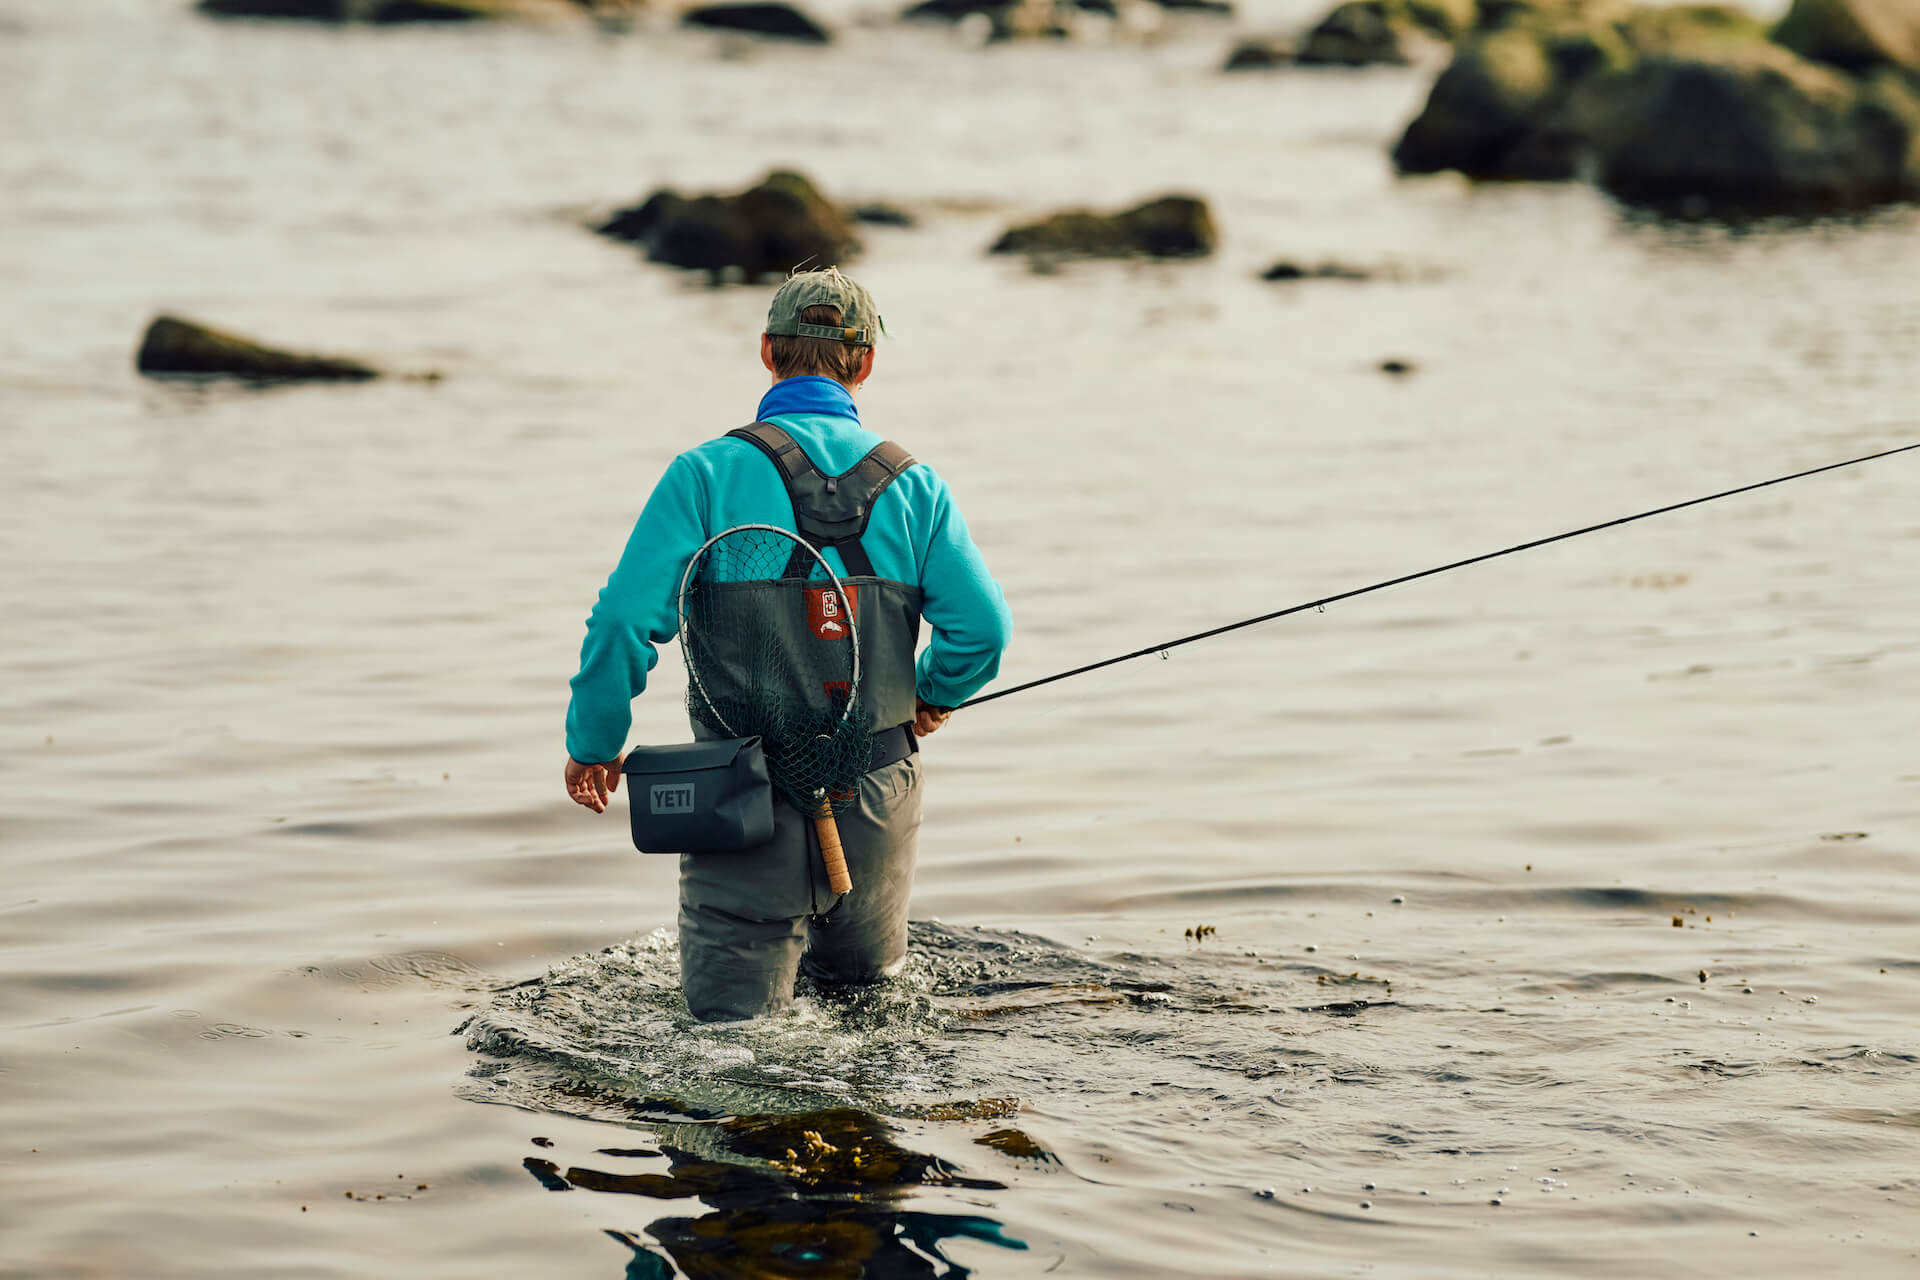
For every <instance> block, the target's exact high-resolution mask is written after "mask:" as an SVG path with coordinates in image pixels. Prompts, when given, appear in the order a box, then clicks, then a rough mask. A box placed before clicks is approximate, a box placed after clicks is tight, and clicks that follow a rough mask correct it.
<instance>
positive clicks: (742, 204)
mask: <svg viewBox="0 0 1920 1280" xmlns="http://www.w3.org/2000/svg"><path fill="white" fill-rule="evenodd" d="M596 230H597V231H598V232H599V234H601V235H604V236H609V237H611V238H613V239H616V240H625V241H628V242H629V243H633V244H638V245H640V246H642V247H643V248H645V250H646V253H647V257H648V258H649V259H651V260H652V261H655V262H663V263H666V264H667V265H669V266H676V267H686V268H690V269H693V270H700V271H706V272H708V273H709V274H710V275H712V277H713V278H714V280H715V281H716V283H717V282H718V281H719V280H721V279H722V278H724V277H725V276H726V275H728V274H729V273H737V274H739V275H741V276H743V277H744V278H745V279H746V280H747V281H748V282H752V281H756V280H759V279H761V278H762V277H764V276H768V275H784V274H785V273H786V272H789V271H792V270H793V269H795V268H796V267H801V266H816V267H824V266H833V265H835V264H837V263H840V262H843V261H845V260H846V259H847V258H849V257H851V256H852V255H853V254H855V253H857V252H858V251H859V248H860V242H859V240H858V238H857V237H856V236H855V235H854V233H853V224H852V222H851V220H850V219H849V218H848V217H847V216H846V214H845V213H843V212H842V211H841V210H840V209H838V208H836V207H835V206H834V205H833V204H832V202H830V201H829V200H827V198H826V197H825V196H823V195H821V194H820V192H819V190H818V188H816V187H815V186H814V185H813V183H812V182H811V181H809V180H808V179H807V178H806V177H805V176H804V175H802V174H798V173H795V172H793V171H791V170H784V169H782V170H775V171H774V172H772V173H770V174H768V175H767V176H766V177H765V178H762V179H761V180H760V181H759V182H758V183H756V184H754V185H753V186H751V187H749V188H747V189H746V190H745V191H742V192H739V193H738V194H735V195H719V194H714V193H709V194H705V195H700V196H695V197H693V198H692V199H688V198H686V197H684V196H682V195H681V194H680V193H679V192H677V191H674V190H672V189H670V188H662V189H661V190H658V191H655V192H654V193H652V194H651V195H649V196H648V197H647V198H646V199H645V200H644V201H642V202H641V203H640V204H637V205H635V206H633V207H631V208H628V209H622V210H620V211H619V212H617V213H615V214H614V215H613V216H612V217H611V218H609V219H608V220H607V221H606V222H605V223H603V224H601V225H600V226H599V227H598V228H596Z"/></svg>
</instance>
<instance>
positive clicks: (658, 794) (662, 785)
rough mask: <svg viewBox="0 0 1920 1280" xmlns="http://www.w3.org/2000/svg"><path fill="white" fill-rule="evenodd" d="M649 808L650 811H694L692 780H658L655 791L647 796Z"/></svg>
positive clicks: (676, 812)
mask: <svg viewBox="0 0 1920 1280" xmlns="http://www.w3.org/2000/svg"><path fill="white" fill-rule="evenodd" d="M647 810H648V812H650V813H671V814H680V813H692V812H693V784H692V783H691V782H656V783H655V784H654V786H653V793H652V794H651V795H650V796H648V797H647Z"/></svg>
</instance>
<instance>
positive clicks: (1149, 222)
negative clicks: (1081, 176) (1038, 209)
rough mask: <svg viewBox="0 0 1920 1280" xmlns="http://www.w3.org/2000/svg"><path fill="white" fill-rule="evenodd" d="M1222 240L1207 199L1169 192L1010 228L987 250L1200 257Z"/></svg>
mask: <svg viewBox="0 0 1920 1280" xmlns="http://www.w3.org/2000/svg"><path fill="white" fill-rule="evenodd" d="M1218 240H1219V236H1218V233H1217V232H1216V231H1215V230H1214V225H1213V215H1212V214H1211V213H1210V212H1209V211H1208V209H1207V204H1206V202H1205V201H1204V200H1200V199H1198V198H1196V197H1194V196H1184V195H1170V196H1161V197H1160V198H1159V199H1156V200H1149V201H1147V202H1146V203H1145V204H1142V205H1138V206H1136V207H1134V208H1132V209H1127V210H1125V211H1123V212H1121V213H1094V212H1092V211H1090V210H1086V209H1069V210H1067V211H1065V212H1062V213H1056V214H1054V215H1053V216H1052V217H1050V218H1044V219H1042V220H1041V221H1039V222H1033V223H1028V224H1026V225H1024V226H1019V227H1014V228H1012V229H1011V230H1009V231H1007V232H1006V233H1005V234H1004V235H1002V236H1001V237H1000V238H999V240H997V241H995V242H994V245H993V248H992V249H991V250H990V251H989V252H992V253H1023V254H1027V255H1028V256H1030V257H1037V258H1131V257H1145V258H1197V257H1204V256H1206V255H1207V254H1210V253H1212V252H1213V250H1214V247H1215V245H1216V244H1217V243H1218Z"/></svg>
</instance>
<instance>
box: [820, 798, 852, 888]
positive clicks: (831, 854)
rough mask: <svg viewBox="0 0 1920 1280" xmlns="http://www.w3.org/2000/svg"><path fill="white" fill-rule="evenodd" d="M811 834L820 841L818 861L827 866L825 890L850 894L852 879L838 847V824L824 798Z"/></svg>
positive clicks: (843, 854) (845, 856) (844, 851)
mask: <svg viewBox="0 0 1920 1280" xmlns="http://www.w3.org/2000/svg"><path fill="white" fill-rule="evenodd" d="M813 834H814V835H815V836H816V837H818V838H819V841H820V861H822V862H824V863H826V864H827V888H829V889H831V890H833V891H834V892H835V893H851V892H852V891H853V877H852V876H850V875H848V874H847V853H846V850H844V849H842V848H841V847H840V824H839V823H837V822H835V821H834V820H833V806H832V805H831V804H829V803H828V802H827V799H826V797H825V796H822V797H821V798H820V808H819V809H818V810H817V811H816V812H815V813H814V815H813Z"/></svg>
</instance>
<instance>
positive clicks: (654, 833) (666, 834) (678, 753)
mask: <svg viewBox="0 0 1920 1280" xmlns="http://www.w3.org/2000/svg"><path fill="white" fill-rule="evenodd" d="M620 772H621V773H622V774H623V775H625V777H626V780H627V797H628V799H627V809H628V811H629V812H630V813H631V814H632V815H633V845H634V848H636V849H638V850H640V852H642V853H703V852H706V851H708V850H725V849H750V848H752V847H753V846H754V845H757V844H765V843H766V842H767V841H769V840H771V839H773V785H772V784H771V783H770V782H769V781H768V779H767V753H766V751H765V750H764V749H763V748H762V747H761V745H760V739H759V738H757V737H753V738H719V739H715V740H713V741H711V742H689V743H685V744H683V745H680V746H673V747H635V748H634V749H633V750H632V751H629V752H628V753H627V758H626V762H625V763H624V764H622V765H621V766H620Z"/></svg>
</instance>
